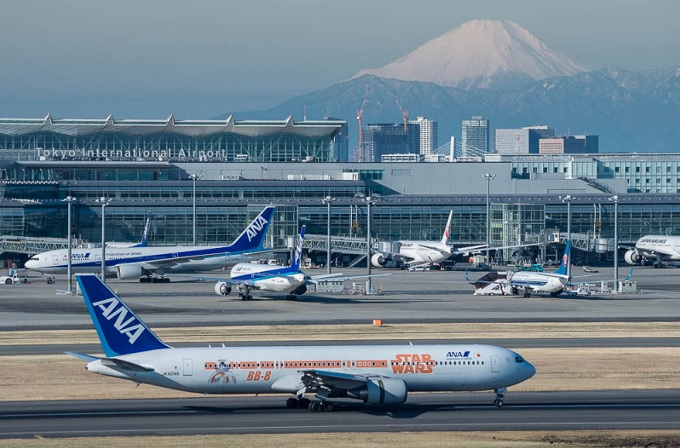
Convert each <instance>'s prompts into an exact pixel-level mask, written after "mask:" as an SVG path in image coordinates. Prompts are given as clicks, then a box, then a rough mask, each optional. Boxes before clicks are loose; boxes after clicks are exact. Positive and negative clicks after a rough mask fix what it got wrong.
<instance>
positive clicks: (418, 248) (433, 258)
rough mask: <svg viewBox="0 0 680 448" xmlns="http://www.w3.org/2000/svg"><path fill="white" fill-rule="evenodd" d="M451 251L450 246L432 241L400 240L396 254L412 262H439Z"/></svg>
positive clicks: (448, 255) (449, 254)
mask: <svg viewBox="0 0 680 448" xmlns="http://www.w3.org/2000/svg"><path fill="white" fill-rule="evenodd" d="M451 252H452V249H451V247H450V246H448V245H446V244H441V243H438V242H434V241H400V242H399V254H398V255H399V256H401V257H404V258H407V259H410V261H411V262H414V263H441V262H442V261H445V260H446V259H448V258H449V257H450V256H451Z"/></svg>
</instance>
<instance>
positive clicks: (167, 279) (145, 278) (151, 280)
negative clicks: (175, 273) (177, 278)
mask: <svg viewBox="0 0 680 448" xmlns="http://www.w3.org/2000/svg"><path fill="white" fill-rule="evenodd" d="M139 283H170V277H153V276H150V275H143V276H141V277H139Z"/></svg>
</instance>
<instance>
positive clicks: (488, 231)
mask: <svg viewBox="0 0 680 448" xmlns="http://www.w3.org/2000/svg"><path fill="white" fill-rule="evenodd" d="M482 177H483V178H484V179H486V262H487V263H488V262H489V247H491V214H490V213H489V188H490V185H491V181H492V180H494V178H495V177H496V175H495V174H490V173H486V174H483V175H482Z"/></svg>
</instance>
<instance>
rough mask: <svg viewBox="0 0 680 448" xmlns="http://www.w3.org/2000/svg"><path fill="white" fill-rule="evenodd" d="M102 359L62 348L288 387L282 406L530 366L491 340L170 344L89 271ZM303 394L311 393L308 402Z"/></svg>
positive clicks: (155, 368) (124, 362)
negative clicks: (489, 342)
mask: <svg viewBox="0 0 680 448" xmlns="http://www.w3.org/2000/svg"><path fill="white" fill-rule="evenodd" d="M76 279H77V280H78V284H79V285H80V290H81V291H82V292H83V297H84V299H85V303H86V305H87V308H88V310H89V312H90V316H91V318H92V321H93V323H94V326H95V328H96V330H97V334H98V336H99V339H100V342H101V344H102V348H103V351H104V354H105V357H104V358H98V357H96V356H91V355H85V354H80V353H70V352H69V353H68V354H70V355H73V356H76V357H78V358H80V359H82V360H84V361H86V362H87V364H86V365H85V368H86V369H87V370H89V371H90V372H94V373H98V374H101V375H107V376H112V377H116V378H122V379H126V380H130V381H133V382H135V383H144V384H152V385H155V386H160V387H166V388H170V389H176V390H182V391H188V392H196V393H201V394H260V393H283V394H290V395H293V396H292V397H290V398H288V401H287V402H286V404H287V406H288V407H289V408H297V407H308V408H309V409H310V410H311V411H321V410H323V411H331V410H333V406H334V403H337V399H344V398H348V399H357V400H361V401H363V402H364V403H366V404H388V405H394V404H401V403H404V402H405V401H406V398H407V395H408V393H409V392H434V391H459V390H460V391H473V390H494V391H495V393H496V399H495V401H494V404H495V405H496V406H502V405H503V398H504V395H505V393H506V391H507V388H508V387H509V386H512V385H514V384H518V383H521V382H522V381H525V380H527V379H529V378H531V377H532V376H533V375H534V374H535V373H536V369H535V368H534V366H532V365H531V364H530V363H529V362H527V361H526V360H524V358H522V356H520V355H519V354H517V353H515V352H513V351H511V350H508V349H505V348H502V347H496V346H492V345H473V344H460V345H454V344H443V345H411V344H408V345H340V346H287V347H286V346H275V347H274V346H263V347H225V346H221V347H194V348H172V347H170V346H169V345H167V344H165V343H164V342H163V341H161V340H160V339H159V338H158V337H157V336H156V335H155V334H154V333H153V332H152V331H151V330H150V329H149V328H148V327H147V326H146V324H144V322H142V320H141V319H140V318H139V317H138V316H136V315H135V314H134V313H133V312H132V311H131V310H130V309H129V308H128V307H127V305H126V304H125V303H124V302H123V301H122V300H121V299H120V298H119V297H117V296H116V294H114V293H113V292H112V291H111V290H110V289H109V288H108V287H107V286H106V285H105V284H104V283H102V282H101V280H99V278H97V277H96V276H94V275H77V276H76ZM310 398H313V399H315V400H314V401H312V400H310Z"/></svg>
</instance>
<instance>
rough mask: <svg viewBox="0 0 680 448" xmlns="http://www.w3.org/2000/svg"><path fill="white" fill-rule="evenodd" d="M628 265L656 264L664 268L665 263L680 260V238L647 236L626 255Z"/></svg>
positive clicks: (655, 265)
mask: <svg viewBox="0 0 680 448" xmlns="http://www.w3.org/2000/svg"><path fill="white" fill-rule="evenodd" d="M624 259H625V260H626V263H628V264H642V265H644V264H647V263H649V262H651V263H653V264H654V267H662V266H663V261H677V260H680V236H664V235H645V236H643V237H642V238H640V239H639V240H637V243H635V247H634V248H631V249H629V250H628V251H627V252H626V254H625V255H624Z"/></svg>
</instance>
